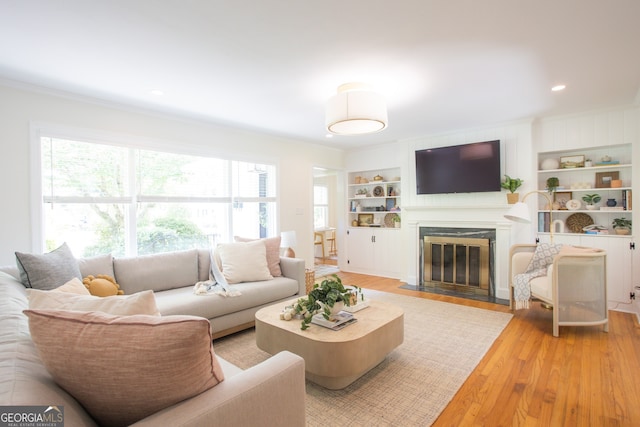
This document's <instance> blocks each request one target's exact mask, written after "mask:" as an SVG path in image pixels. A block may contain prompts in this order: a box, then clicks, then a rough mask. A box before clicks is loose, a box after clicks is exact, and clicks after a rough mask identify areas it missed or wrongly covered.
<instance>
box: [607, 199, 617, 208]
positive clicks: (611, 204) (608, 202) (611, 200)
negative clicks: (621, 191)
mask: <svg viewBox="0 0 640 427" xmlns="http://www.w3.org/2000/svg"><path fill="white" fill-rule="evenodd" d="M617 204H618V202H616V199H607V206H609V207H610V208H612V207H614V206H615V205H617Z"/></svg>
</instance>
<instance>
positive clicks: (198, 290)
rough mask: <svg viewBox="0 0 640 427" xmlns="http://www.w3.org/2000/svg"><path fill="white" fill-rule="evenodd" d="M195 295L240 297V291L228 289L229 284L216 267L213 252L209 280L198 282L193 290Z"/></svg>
mask: <svg viewBox="0 0 640 427" xmlns="http://www.w3.org/2000/svg"><path fill="white" fill-rule="evenodd" d="M193 293H194V294H196V295H212V294H216V295H222V296H223V297H237V296H239V295H242V293H241V292H240V291H232V290H230V289H229V283H227V279H225V277H224V275H223V274H222V271H220V268H219V267H218V263H217V262H216V259H215V257H214V256H213V251H211V271H210V272H209V280H207V281H204V282H198V283H196V285H195V286H194V288H193Z"/></svg>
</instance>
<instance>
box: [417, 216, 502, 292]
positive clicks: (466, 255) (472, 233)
mask: <svg viewBox="0 0 640 427" xmlns="http://www.w3.org/2000/svg"><path fill="white" fill-rule="evenodd" d="M419 238H420V243H419V249H420V250H419V258H420V259H419V260H418V265H419V278H418V286H419V287H421V288H432V289H437V290H443V291H450V292H451V293H453V294H463V295H464V294H472V295H481V296H487V297H493V296H495V286H494V285H493V283H494V273H493V271H494V269H493V259H494V256H495V255H494V253H495V241H496V232H495V229H481V228H443V227H420V233H419Z"/></svg>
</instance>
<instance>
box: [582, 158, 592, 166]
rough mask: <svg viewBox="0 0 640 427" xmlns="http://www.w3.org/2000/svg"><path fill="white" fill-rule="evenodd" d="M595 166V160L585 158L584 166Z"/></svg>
mask: <svg viewBox="0 0 640 427" xmlns="http://www.w3.org/2000/svg"><path fill="white" fill-rule="evenodd" d="M592 166H593V162H592V161H591V159H585V161H584V167H585V168H590V167H592Z"/></svg>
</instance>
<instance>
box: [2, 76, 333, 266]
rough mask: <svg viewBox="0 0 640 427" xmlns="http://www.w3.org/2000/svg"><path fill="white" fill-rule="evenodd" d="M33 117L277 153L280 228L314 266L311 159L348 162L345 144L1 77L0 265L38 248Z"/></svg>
mask: <svg viewBox="0 0 640 427" xmlns="http://www.w3.org/2000/svg"><path fill="white" fill-rule="evenodd" d="M34 122H35V123H46V124H51V125H55V126H61V127H68V128H76V129H83V130H87V131H89V132H95V133H105V134H109V135H120V136H123V135H124V136H130V137H131V138H132V139H133V140H141V141H146V143H149V144H154V142H157V143H158V144H160V145H167V144H176V145H179V146H180V147H188V148H190V149H193V150H197V151H200V152H210V153H211V154H213V155H216V156H220V157H226V158H229V157H230V158H234V159H239V160H247V161H251V160H253V159H255V160H256V161H259V160H267V159H268V160H269V161H275V162H276V163H277V164H278V165H279V172H280V174H279V191H278V194H279V197H280V207H281V209H280V212H279V214H280V218H279V220H280V221H279V224H280V230H296V232H297V236H298V247H297V248H295V250H296V255H297V256H298V257H300V258H304V259H305V260H306V263H307V266H308V267H311V266H313V241H312V237H313V236H312V235H311V233H309V232H308V231H309V230H311V229H312V228H313V193H312V188H313V174H312V171H311V170H312V167H313V166H314V165H316V166H317V165H323V166H325V167H330V168H334V169H343V151H342V150H338V149H331V148H327V147H322V146H319V145H314V144H309V143H305V142H301V141H295V140H288V139H284V138H279V137H275V136H269V135H264V134H258V133H251V132H246V131H240V130H235V129H232V128H230V127H223V126H219V125H215V124H212V123H207V122H204V121H196V120H188V119H182V118H178V117H175V116H168V115H163V114H157V113H150V112H145V111H141V110H138V109H133V108H128V107H125V106H117V105H112V104H108V103H103V102H97V101H93V100H87V99H80V98H76V97H72V96H68V95H61V94H52V93H45V92H44V91H36V90H33V89H32V88H24V87H17V86H14V85H10V84H8V83H6V82H5V84H0V182H1V183H2V185H1V187H0V197H1V200H2V210H1V211H0V212H1V214H0V236H2V238H1V239H0V265H6V264H14V263H15V257H14V252H15V251H22V252H30V251H32V250H33V244H32V241H33V237H34V236H33V227H32V224H33V206H32V205H31V201H30V200H31V199H30V197H31V195H30V191H31V190H30V176H31V175H30V125H31V124H32V123H34ZM87 167H91V165H87ZM78 173H79V174H82V171H78Z"/></svg>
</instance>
